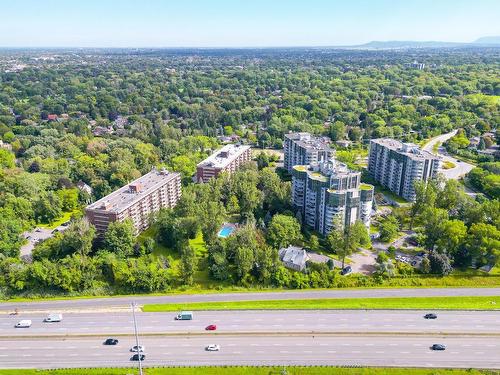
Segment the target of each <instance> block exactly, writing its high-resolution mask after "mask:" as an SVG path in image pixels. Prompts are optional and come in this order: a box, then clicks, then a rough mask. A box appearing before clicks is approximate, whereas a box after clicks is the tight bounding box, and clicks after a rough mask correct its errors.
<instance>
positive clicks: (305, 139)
mask: <svg viewBox="0 0 500 375" xmlns="http://www.w3.org/2000/svg"><path fill="white" fill-rule="evenodd" d="M285 138H288V139H290V140H292V141H294V142H295V143H296V144H298V145H300V146H301V147H303V148H308V149H312V150H325V151H332V152H333V149H332V148H331V147H330V139H329V138H328V137H316V136H314V135H312V134H310V133H288V134H285Z"/></svg>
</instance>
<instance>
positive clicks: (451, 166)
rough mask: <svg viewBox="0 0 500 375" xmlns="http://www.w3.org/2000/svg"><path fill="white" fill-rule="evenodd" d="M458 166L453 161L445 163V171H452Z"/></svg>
mask: <svg viewBox="0 0 500 375" xmlns="http://www.w3.org/2000/svg"><path fill="white" fill-rule="evenodd" d="M455 167H456V165H455V163H453V162H451V161H445V162H444V163H443V169H452V168H455Z"/></svg>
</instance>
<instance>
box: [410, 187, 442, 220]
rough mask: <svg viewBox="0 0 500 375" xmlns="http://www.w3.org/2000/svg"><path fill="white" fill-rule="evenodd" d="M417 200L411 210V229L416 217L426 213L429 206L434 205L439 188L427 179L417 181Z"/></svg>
mask: <svg viewBox="0 0 500 375" xmlns="http://www.w3.org/2000/svg"><path fill="white" fill-rule="evenodd" d="M414 188H415V195H416V197H415V202H414V203H413V204H412V206H411V210H410V217H411V220H410V229H413V225H414V223H415V219H416V218H417V217H418V216H419V215H421V214H423V213H424V211H425V210H426V209H428V208H432V207H434V204H435V202H436V197H437V189H436V186H435V184H434V183H432V182H429V183H426V182H425V181H415V183H414Z"/></svg>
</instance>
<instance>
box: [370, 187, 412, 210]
mask: <svg viewBox="0 0 500 375" xmlns="http://www.w3.org/2000/svg"><path fill="white" fill-rule="evenodd" d="M375 193H382V194H383V195H385V196H386V197H387V198H389V199H391V200H393V201H395V202H396V203H399V204H401V205H405V204H410V202H408V201H407V200H406V199H404V198H401V197H400V196H398V195H396V194H394V193H393V192H392V191H390V190H388V189H385V188H383V187H381V186H380V185H378V186H375Z"/></svg>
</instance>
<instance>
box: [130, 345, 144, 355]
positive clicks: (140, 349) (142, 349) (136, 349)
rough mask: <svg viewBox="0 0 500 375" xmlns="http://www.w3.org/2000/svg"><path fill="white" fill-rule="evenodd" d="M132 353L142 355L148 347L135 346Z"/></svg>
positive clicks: (131, 349)
mask: <svg viewBox="0 0 500 375" xmlns="http://www.w3.org/2000/svg"><path fill="white" fill-rule="evenodd" d="M130 351H131V352H135V353H141V352H145V351H146V347H145V346H144V345H139V346H137V345H134V346H132V347H131V348H130Z"/></svg>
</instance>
